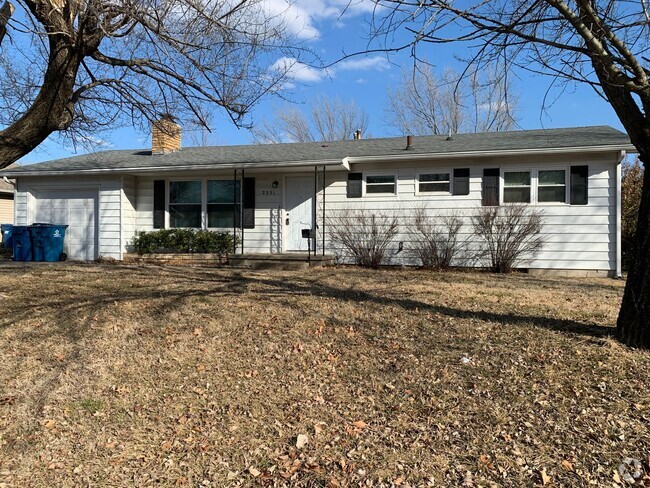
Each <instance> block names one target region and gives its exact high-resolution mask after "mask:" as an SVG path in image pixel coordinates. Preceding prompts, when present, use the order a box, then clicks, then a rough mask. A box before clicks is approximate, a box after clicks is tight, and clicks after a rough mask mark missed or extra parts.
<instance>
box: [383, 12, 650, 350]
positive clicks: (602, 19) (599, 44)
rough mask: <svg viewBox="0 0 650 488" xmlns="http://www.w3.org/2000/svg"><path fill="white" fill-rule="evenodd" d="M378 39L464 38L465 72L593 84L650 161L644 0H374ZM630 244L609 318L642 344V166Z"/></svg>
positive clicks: (647, 277) (649, 273) (649, 248)
mask: <svg viewBox="0 0 650 488" xmlns="http://www.w3.org/2000/svg"><path fill="white" fill-rule="evenodd" d="M375 1H376V3H377V4H378V6H379V8H377V9H376V11H375V12H376V17H375V18H374V21H373V26H374V32H373V33H372V34H373V36H374V38H375V40H376V41H377V42H383V41H384V40H391V39H396V38H397V36H394V35H392V34H395V31H397V30H401V29H404V30H406V31H407V32H410V33H412V34H413V38H412V41H411V42H409V43H407V44H406V45H401V46H389V45H385V44H382V45H380V46H379V48H378V49H380V50H390V51H395V50H399V49H410V50H411V53H412V54H413V55H414V56H415V58H416V59H417V58H418V56H419V54H418V49H419V47H420V46H422V45H423V44H428V45H435V44H449V43H451V42H456V43H466V44H467V45H468V48H469V52H470V55H469V58H468V59H467V69H466V70H465V72H464V73H465V75H471V74H472V73H476V72H479V71H480V70H482V69H489V68H490V67H491V66H495V65H497V66H503V67H504V71H505V73H506V74H507V73H509V72H511V71H512V70H513V69H516V68H519V69H523V70H528V71H532V72H533V73H536V74H543V75H547V76H550V77H551V78H550V79H551V80H553V81H552V83H555V82H560V83H563V84H566V83H567V81H574V82H578V83H586V84H588V85H589V86H591V87H593V89H594V90H596V92H597V93H598V94H600V95H601V96H602V97H603V99H604V100H606V101H607V102H608V103H609V104H610V105H611V106H612V108H613V109H614V111H615V112H616V114H617V116H618V118H619V120H620V121H621V123H622V124H623V127H625V130H626V131H627V133H628V135H629V136H630V140H631V141H632V144H634V146H635V147H636V148H637V150H638V151H639V159H640V160H641V162H642V163H643V164H644V166H645V165H647V164H648V162H650V78H649V73H650V70H649V69H648V64H649V63H650V60H649V59H648V57H647V52H648V49H650V35H649V34H650V12H649V11H648V2H646V1H643V0H639V1H628V2H622V1H620V0H491V1H488V2H468V3H467V4H462V5H461V4H459V3H457V2H449V1H448V0H424V1H416V0H375ZM635 235H636V237H635V241H636V245H635V250H634V256H633V258H632V263H631V266H630V272H629V274H628V278H627V283H626V286H625V293H624V296H623V302H622V305H621V310H620V313H619V317H618V322H617V330H618V335H619V338H620V339H621V340H622V341H623V342H624V343H625V344H627V345H630V346H635V347H644V348H650V172H649V171H646V172H645V174H644V183H643V191H642V196H641V204H640V207H639V218H638V223H637V228H636V233H635Z"/></svg>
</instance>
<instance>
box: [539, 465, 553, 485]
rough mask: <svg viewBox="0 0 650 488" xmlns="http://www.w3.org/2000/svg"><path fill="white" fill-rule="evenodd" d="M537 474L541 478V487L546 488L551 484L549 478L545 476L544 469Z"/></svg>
mask: <svg viewBox="0 0 650 488" xmlns="http://www.w3.org/2000/svg"><path fill="white" fill-rule="evenodd" d="M539 474H540V476H541V477H542V486H546V485H548V484H549V483H550V482H551V477H550V476H549V475H547V474H546V468H544V469H542V470H541V471H540V473H539Z"/></svg>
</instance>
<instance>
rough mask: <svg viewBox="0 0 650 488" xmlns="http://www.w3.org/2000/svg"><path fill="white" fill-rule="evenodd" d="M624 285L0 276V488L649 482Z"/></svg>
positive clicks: (47, 270)
mask: <svg viewBox="0 0 650 488" xmlns="http://www.w3.org/2000/svg"><path fill="white" fill-rule="evenodd" d="M622 290H623V283H622V282H620V281H615V280H609V279H559V278H535V277H530V276H526V275H512V276H495V275H489V274H478V273H440V274H436V273H430V272H421V271H399V270H382V271H365V270H358V269H354V268H348V269H322V270H309V272H269V273H254V272H247V271H229V270H209V269H187V268H174V267H151V266H147V267H138V266H101V265H87V266H82V265H79V266H53V267H42V268H41V267H38V268H27V269H20V268H12V269H4V270H2V274H1V275H0V304H1V305H2V312H3V313H2V318H1V319H0V351H2V361H1V362H0V486H2V484H3V483H4V484H5V485H7V486H43V487H45V486H47V487H49V486H148V485H154V484H156V485H164V486H165V485H166V486H176V485H180V486H183V485H187V486H241V485H245V486H248V485H276V486H283V485H292V486H359V485H361V486H393V485H395V486H399V485H403V486H408V485H411V486H461V485H464V486H513V487H514V486H517V487H519V486H536V485H547V486H551V485H555V486H585V485H588V484H592V485H596V486H604V485H612V484H617V483H623V482H625V480H624V478H626V477H627V479H631V478H629V476H631V475H632V474H635V475H638V474H639V473H634V471H638V470H640V472H641V473H642V474H643V475H645V473H647V472H648V466H647V463H648V455H650V427H649V426H650V388H649V386H650V384H649V383H650V380H649V378H650V354H649V353H647V352H642V351H635V350H630V349H627V348H625V347H623V346H621V345H619V344H617V343H616V342H615V341H614V340H613V339H611V336H612V335H613V333H614V328H613V325H614V323H615V320H616V314H617V310H618V306H619V304H620V298H621V294H622ZM637 461H638V462H640V463H641V464H640V465H639V464H637ZM621 465H623V466H621ZM637 478H638V477H637ZM641 478H642V477H641ZM639 482H640V483H644V482H645V483H648V479H647V478H646V481H643V480H642V479H641V481H639Z"/></svg>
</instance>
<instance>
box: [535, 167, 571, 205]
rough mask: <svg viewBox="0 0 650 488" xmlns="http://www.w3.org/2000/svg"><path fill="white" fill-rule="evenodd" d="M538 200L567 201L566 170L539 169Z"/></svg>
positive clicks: (545, 201)
mask: <svg viewBox="0 0 650 488" xmlns="http://www.w3.org/2000/svg"><path fill="white" fill-rule="evenodd" d="M537 201H538V202H544V203H547V202H558V203H565V202H566V171H565V170H563V169H553V170H539V171H538V173H537Z"/></svg>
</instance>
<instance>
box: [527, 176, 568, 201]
mask: <svg viewBox="0 0 650 488" xmlns="http://www.w3.org/2000/svg"><path fill="white" fill-rule="evenodd" d="M540 171H564V201H563V202H540V201H539V200H538V198H535V204H536V205H542V206H562V205H570V204H571V202H570V201H569V198H570V193H571V185H570V182H569V178H570V177H571V173H570V171H569V167H568V166H549V167H544V168H538V169H537V170H536V171H535V195H536V196H538V195H539V172H540ZM548 186H553V185H548ZM555 186H560V185H555Z"/></svg>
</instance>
